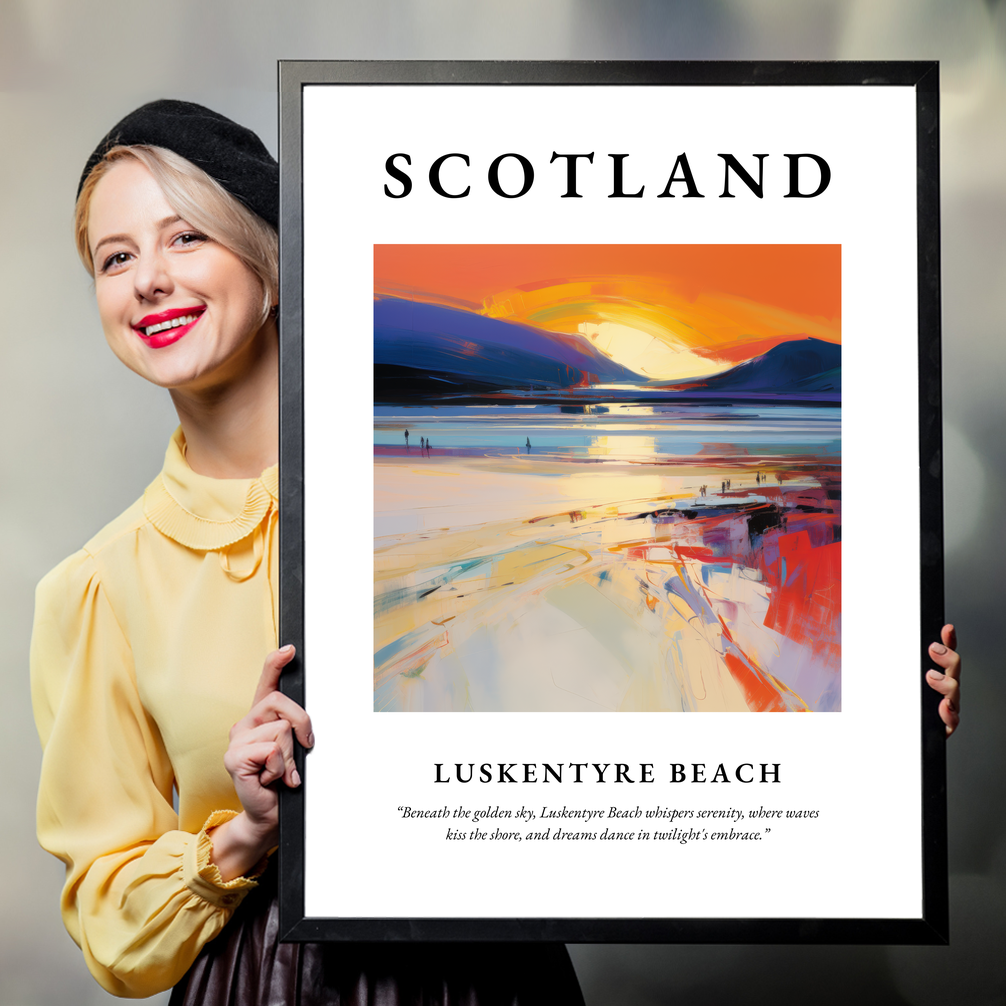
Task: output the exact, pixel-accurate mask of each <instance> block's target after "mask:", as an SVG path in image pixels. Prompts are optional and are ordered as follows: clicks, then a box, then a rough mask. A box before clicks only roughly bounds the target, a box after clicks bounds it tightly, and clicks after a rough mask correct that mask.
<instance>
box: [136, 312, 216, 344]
mask: <svg viewBox="0 0 1006 1006" xmlns="http://www.w3.org/2000/svg"><path fill="white" fill-rule="evenodd" d="M205 310H206V308H205V306H203V305H199V306H197V307H174V308H171V309H170V310H168V311H159V312H158V313H157V314H148V315H146V316H145V317H143V318H141V319H140V320H139V321H138V322H136V323H135V324H134V325H133V331H134V332H135V333H136V334H137V335H138V336H139V337H140V338H141V339H142V340H143V341H144V342H145V343H146V344H147V345H148V346H149V347H150V348H151V349H161V348H162V347H164V346H170V345H171V344H172V343H173V342H178V340H179V339H181V338H182V337H183V336H184V335H187V334H188V332H189V331H190V330H191V328H192V326H193V325H195V324H196V322H198V321H199V319H200V318H201V317H202V314H203V311H205ZM183 318H188V319H190V320H188V321H186V322H185V323H183V324H178V321H179V320H180V319H183ZM172 323H174V324H172ZM151 329H154V331H152V332H151V331H150V330H151ZM148 332H149V333H150V334H149V335H148Z"/></svg>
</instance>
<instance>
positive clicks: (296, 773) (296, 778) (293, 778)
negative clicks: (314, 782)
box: [290, 769, 300, 786]
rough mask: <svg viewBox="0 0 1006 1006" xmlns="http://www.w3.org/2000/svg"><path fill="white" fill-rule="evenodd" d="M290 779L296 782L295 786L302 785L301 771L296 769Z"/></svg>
mask: <svg viewBox="0 0 1006 1006" xmlns="http://www.w3.org/2000/svg"><path fill="white" fill-rule="evenodd" d="M290 781H291V782H292V783H293V784H294V786H299V785H300V773H299V772H298V771H297V770H296V769H294V770H293V772H292V773H291V774H290Z"/></svg>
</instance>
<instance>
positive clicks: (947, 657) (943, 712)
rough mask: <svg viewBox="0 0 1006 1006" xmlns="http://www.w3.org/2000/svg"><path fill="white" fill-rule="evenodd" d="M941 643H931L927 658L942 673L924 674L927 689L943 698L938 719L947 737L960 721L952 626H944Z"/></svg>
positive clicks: (958, 674)
mask: <svg viewBox="0 0 1006 1006" xmlns="http://www.w3.org/2000/svg"><path fill="white" fill-rule="evenodd" d="M940 638H941V639H942V640H943V642H942V643H931V644H930V646H929V656H930V657H932V659H933V660H934V661H936V663H937V664H939V665H940V667H942V668H943V671H937V670H930V671H928V672H927V673H926V681H927V683H928V684H929V687H930V688H932V689H934V690H935V691H937V692H939V693H940V695H942V696H943V701H942V702H941V703H940V719H941V720H943V722H944V723H945V724H946V726H947V736H948V737H949V736H950V735H951V734H952V733H953V732H954V731H955V730H956V729H957V724H958V723H960V721H961V680H960V679H961V658H960V654H958V653H957V652H956V651H957V632H956V630H955V629H954V627H953V626H952V625H944V626H943V631H942V632H941V633H940Z"/></svg>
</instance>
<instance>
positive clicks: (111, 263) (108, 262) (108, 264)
mask: <svg viewBox="0 0 1006 1006" xmlns="http://www.w3.org/2000/svg"><path fill="white" fill-rule="evenodd" d="M128 261H129V252H116V253H115V254H114V255H109V256H108V258H107V259H105V261H104V263H103V264H102V266H101V271H102V272H110V271H114V270H115V269H117V268H118V267H119V266H121V265H125V264H126V263H127V262H128Z"/></svg>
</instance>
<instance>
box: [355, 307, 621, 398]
mask: <svg viewBox="0 0 1006 1006" xmlns="http://www.w3.org/2000/svg"><path fill="white" fill-rule="evenodd" d="M599 383H602V384H608V383H612V384H638V383H639V375H638V374H636V373H635V372H634V371H631V370H628V369H627V368H625V367H623V366H621V365H620V364H618V363H615V362H614V361H613V360H611V359H609V358H608V357H606V356H604V355H603V354H601V353H599V352H597V350H595V349H594V348H593V347H592V346H591V345H590V344H589V343H587V342H586V341H585V340H583V339H581V338H579V337H578V336H567V335H561V334H558V333H554V332H543V331H541V330H540V329H536V328H531V327H529V326H527V325H518V324H513V323H511V322H506V321H499V320H497V319H495V318H486V317H484V316H482V315H479V314H472V313H471V312H469V311H461V310H457V309H454V308H449V307H441V306H439V305H437V304H424V303H418V302H415V301H409V300H399V299H398V298H393V297H384V298H380V299H378V300H375V301H374V390H375V394H376V395H377V397H378V398H379V399H381V398H387V397H388V396H391V397H396V395H397V394H406V395H411V394H422V395H424V396H425V395H428V394H431V393H437V392H439V393H441V394H450V393H464V392H472V391H478V392H489V391H492V390H494V389H495V390H498V391H506V390H520V391H549V390H559V389H562V388H575V387H587V386H589V385H591V384H599Z"/></svg>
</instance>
